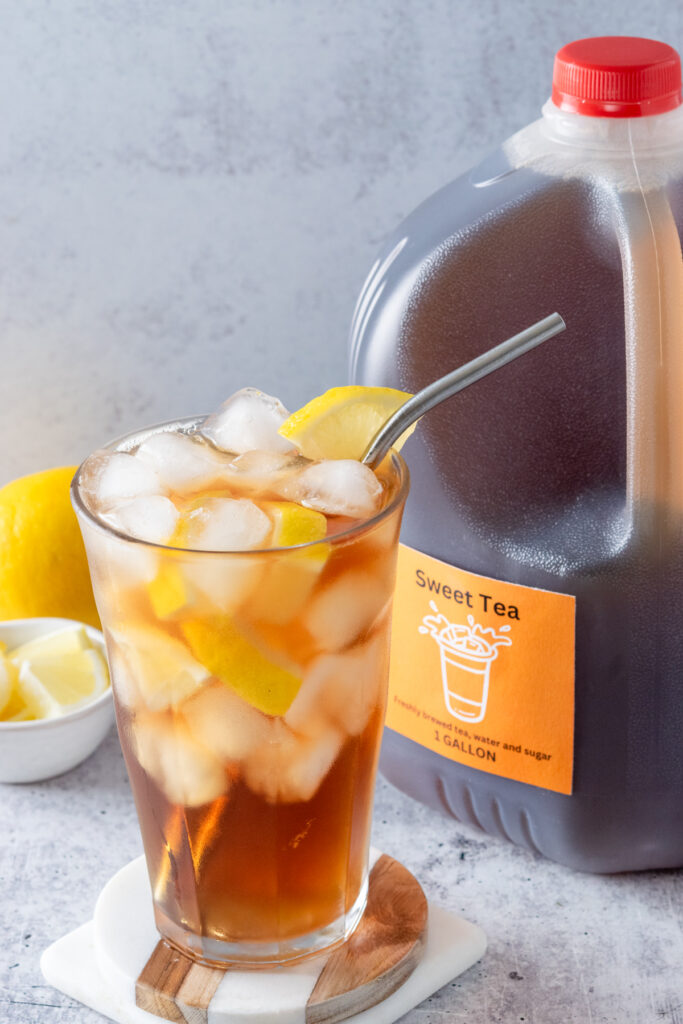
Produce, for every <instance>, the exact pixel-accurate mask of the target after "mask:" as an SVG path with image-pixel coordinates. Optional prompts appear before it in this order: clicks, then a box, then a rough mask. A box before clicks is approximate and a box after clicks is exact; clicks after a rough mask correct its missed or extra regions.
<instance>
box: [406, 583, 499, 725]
mask: <svg viewBox="0 0 683 1024" xmlns="http://www.w3.org/2000/svg"><path fill="white" fill-rule="evenodd" d="M429 607H430V608H431V609H432V611H433V612H434V613H435V614H434V615H425V617H424V618H423V620H422V625H421V626H419V627H418V632H420V633H426V634H429V635H430V636H432V637H433V638H434V640H435V641H436V643H437V644H438V645H439V652H440V655H441V679H442V682H443V693H444V701H445V704H446V709H447V710H448V712H449V714H451V715H453V717H454V718H458V719H460V721H461V722H471V723H474V722H481V721H483V720H484V717H485V715H486V706H487V703H488V696H489V680H490V675H491V665H492V663H493V662H494V661H495V660H496V658H497V657H498V649H499V647H511V646H512V638H511V637H509V636H507V633H509V631H510V626H501V627H500V633H496V632H495V630H493V629H491V628H490V627H485V626H480V625H479V623H478V622H475V621H474V616H473V615H468V616H467V624H466V625H465V624H464V623H462V624H461V623H454V622H449V621H448V619H447V618H446V616H445V615H442V614H441V613H440V612H439V609H438V608H437V606H436V604H435V602H434V601H430V602H429Z"/></svg>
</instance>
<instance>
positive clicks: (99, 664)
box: [13, 648, 109, 718]
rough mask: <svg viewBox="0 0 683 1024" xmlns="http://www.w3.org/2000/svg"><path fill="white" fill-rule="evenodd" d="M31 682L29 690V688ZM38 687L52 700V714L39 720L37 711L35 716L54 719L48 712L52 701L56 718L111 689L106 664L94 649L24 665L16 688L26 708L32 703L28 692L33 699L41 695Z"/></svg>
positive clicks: (39, 659)
mask: <svg viewBox="0 0 683 1024" xmlns="http://www.w3.org/2000/svg"><path fill="white" fill-rule="evenodd" d="M13 660H14V659H13ZM15 664H16V662H15ZM28 679H30V687H29V686H28V684H27V680H28ZM36 683H39V684H40V686H41V687H42V688H43V689H44V690H45V691H46V692H47V694H48V695H49V700H48V701H47V702H46V704H45V707H46V709H47V710H48V712H49V713H44V714H41V715H39V716H38V712H37V711H36V712H35V713H36V715H37V716H38V717H41V718H42V717H45V718H52V717H53V715H52V713H51V711H50V710H49V709H51V708H52V702H53V701H54V703H55V704H56V705H57V710H56V714H63V713H64V712H65V711H73V710H75V708H76V707H79V706H80V705H81V704H85V703H86V702H87V701H91V700H94V699H95V697H99V695H100V694H101V693H104V691H105V690H106V689H107V686H108V685H109V674H108V672H107V663H106V662H105V660H104V658H103V657H102V655H101V654H100V652H99V651H97V650H95V649H94V648H91V649H90V650H80V651H71V652H70V653H69V654H62V655H60V656H59V657H58V658H50V657H43V658H32V659H31V661H23V662H21V667H20V669H19V682H18V684H17V685H18V688H19V692H20V693H21V694H22V695H23V696H24V699H25V701H26V704H27V706H29V700H27V699H26V694H27V693H29V690H30V692H31V693H32V694H34V695H35V694H36V693H37V692H38V688H37V686H36ZM41 700H44V698H41Z"/></svg>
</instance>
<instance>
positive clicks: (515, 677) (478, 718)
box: [386, 544, 576, 793]
mask: <svg viewBox="0 0 683 1024" xmlns="http://www.w3.org/2000/svg"><path fill="white" fill-rule="evenodd" d="M575 603H576V602H575V598H574V597H571V596H568V595H567V594H555V593H552V592H551V591H547V590H535V589H533V588H532V587H521V586H518V585H517V584H515V583H504V582H501V581H500V580H493V579H489V578H488V577H487V576H477V575H475V574H474V573H471V572H464V571H463V570H462V569H456V568H455V567H454V566H452V565H448V563H447V562H441V561H439V560H438V559H437V558H431V557H430V556H429V555H424V554H422V553H421V552H419V551H415V550H414V549H413V548H409V547H407V546H406V545H405V544H402V545H401V546H400V549H399V558H398V574H397V581H396V594H395V597H394V618H393V630H392V646H391V671H390V676H389V702H388V706H387V718H386V724H387V725H388V727H389V728H390V729H394V730H395V731H396V732H399V733H401V734H402V735H403V736H407V737H408V738H409V739H411V740H415V742H416V743H421V744H422V746H423V747H428V748H429V749H430V750H435V751H436V752H437V754H443V756H444V757H448V758H450V759H451V760H452V761H459V762H460V763H461V764H466V765H469V766H470V767H472V768H480V769H481V770H482V771H485V772H490V773H491V774H493V775H502V776H504V777H505V778H507V779H516V780H517V781H518V782H527V783H529V784H530V785H532V786H542V787H543V788H544V789H553V790H556V791H557V792H558V793H571V791H572V769H573V763H574V613H575Z"/></svg>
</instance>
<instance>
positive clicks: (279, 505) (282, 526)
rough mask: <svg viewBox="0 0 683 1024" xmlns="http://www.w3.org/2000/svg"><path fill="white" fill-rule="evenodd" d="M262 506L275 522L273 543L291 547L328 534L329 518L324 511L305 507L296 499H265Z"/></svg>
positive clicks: (278, 545)
mask: <svg viewBox="0 0 683 1024" xmlns="http://www.w3.org/2000/svg"><path fill="white" fill-rule="evenodd" d="M261 508H262V509H263V511H264V512H265V513H267V515H269V516H270V518H271V520H272V522H273V535H272V539H271V545H272V546H273V547H274V548H289V547H293V545H295V544H309V543H310V542H311V541H316V540H322V539H323V537H324V536H325V535H326V534H327V519H326V517H325V516H324V515H323V513H322V512H314V511H313V509H312V508H304V506H303V505H297V503H296V502H295V501H264V502H262V503H261Z"/></svg>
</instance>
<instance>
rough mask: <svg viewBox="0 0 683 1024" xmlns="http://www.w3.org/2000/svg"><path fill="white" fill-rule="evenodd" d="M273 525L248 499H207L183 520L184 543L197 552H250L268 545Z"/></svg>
mask: <svg viewBox="0 0 683 1024" xmlns="http://www.w3.org/2000/svg"><path fill="white" fill-rule="evenodd" d="M271 529H272V526H271V522H270V519H269V518H268V516H267V515H266V513H265V512H262V511H261V509H260V508H259V507H258V505H255V504H254V502H253V501H249V499H248V498H206V499H204V500H203V501H202V503H201V505H199V506H197V507H196V508H194V509H193V510H192V511H191V512H190V513H189V515H188V517H187V519H186V521H185V523H184V540H183V545H184V546H185V547H188V548H192V549H193V550H195V551H249V550H254V549H256V548H260V547H264V546H265V545H266V542H267V539H268V536H269V534H270V532H271Z"/></svg>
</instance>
